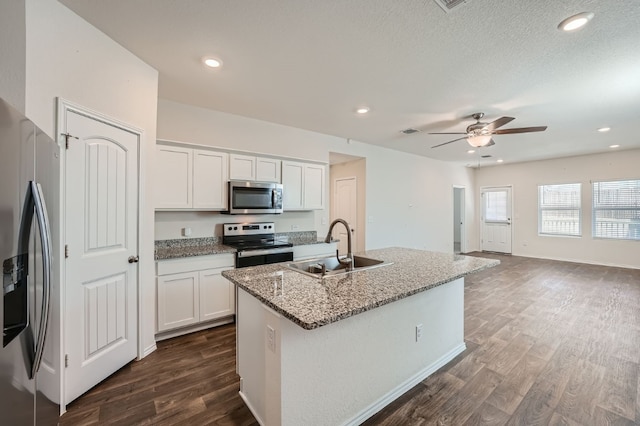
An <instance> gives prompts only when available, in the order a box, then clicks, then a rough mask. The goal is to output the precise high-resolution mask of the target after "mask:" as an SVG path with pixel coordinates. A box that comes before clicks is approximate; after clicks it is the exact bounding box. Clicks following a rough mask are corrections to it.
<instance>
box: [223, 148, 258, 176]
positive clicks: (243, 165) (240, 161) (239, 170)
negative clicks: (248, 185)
mask: <svg viewBox="0 0 640 426" xmlns="http://www.w3.org/2000/svg"><path fill="white" fill-rule="evenodd" d="M229 179H230V180H256V157H253V156H249V155H239V154H231V155H230V156H229Z"/></svg>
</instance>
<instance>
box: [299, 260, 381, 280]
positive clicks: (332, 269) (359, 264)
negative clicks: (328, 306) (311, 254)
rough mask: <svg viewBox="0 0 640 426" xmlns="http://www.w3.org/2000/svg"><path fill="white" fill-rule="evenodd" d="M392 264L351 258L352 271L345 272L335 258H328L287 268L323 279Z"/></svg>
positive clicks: (343, 266) (343, 267)
mask: <svg viewBox="0 0 640 426" xmlns="http://www.w3.org/2000/svg"><path fill="white" fill-rule="evenodd" d="M392 263H393V262H385V261H384V260H378V259H372V258H370V257H364V256H353V269H352V270H347V266H346V265H344V264H342V263H340V262H339V261H338V259H337V258H336V256H330V257H323V258H320V259H311V260H304V261H299V262H292V263H288V264H287V268H289V269H291V270H293V271H296V272H300V273H301V274H305V275H309V276H311V277H315V278H324V277H327V276H333V275H339V274H348V273H352V272H358V271H366V270H368V269H373V268H379V267H381V266H387V265H391V264H392Z"/></svg>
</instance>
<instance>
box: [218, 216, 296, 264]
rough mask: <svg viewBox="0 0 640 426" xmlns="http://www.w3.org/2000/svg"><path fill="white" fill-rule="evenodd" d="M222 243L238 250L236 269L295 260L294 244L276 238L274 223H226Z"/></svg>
mask: <svg viewBox="0 0 640 426" xmlns="http://www.w3.org/2000/svg"><path fill="white" fill-rule="evenodd" d="M222 243H223V244H224V245H227V246H231V247H234V248H236V249H237V250H238V252H237V254H236V268H244V267H247V266H256V265H266V264H268V263H278V262H287V261H291V260H293V244H291V243H289V242H288V241H285V240H279V239H277V238H276V226H275V224H274V223H273V222H257V223H225V224H223V231H222Z"/></svg>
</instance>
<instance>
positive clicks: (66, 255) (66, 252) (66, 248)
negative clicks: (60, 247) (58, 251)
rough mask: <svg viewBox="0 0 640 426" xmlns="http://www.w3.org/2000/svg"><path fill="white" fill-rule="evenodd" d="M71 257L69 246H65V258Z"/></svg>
mask: <svg viewBox="0 0 640 426" xmlns="http://www.w3.org/2000/svg"><path fill="white" fill-rule="evenodd" d="M68 257H69V246H68V245H67V244H65V245H64V258H65V259H66V258H68Z"/></svg>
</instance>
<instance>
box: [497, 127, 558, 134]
mask: <svg viewBox="0 0 640 426" xmlns="http://www.w3.org/2000/svg"><path fill="white" fill-rule="evenodd" d="M545 130H547V126H538V127H518V128H515V129H502V130H494V131H493V132H491V133H492V134H494V135H508V134H509V133H529V132H543V131H545Z"/></svg>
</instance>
